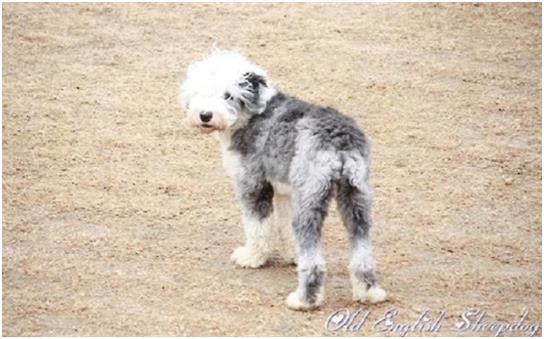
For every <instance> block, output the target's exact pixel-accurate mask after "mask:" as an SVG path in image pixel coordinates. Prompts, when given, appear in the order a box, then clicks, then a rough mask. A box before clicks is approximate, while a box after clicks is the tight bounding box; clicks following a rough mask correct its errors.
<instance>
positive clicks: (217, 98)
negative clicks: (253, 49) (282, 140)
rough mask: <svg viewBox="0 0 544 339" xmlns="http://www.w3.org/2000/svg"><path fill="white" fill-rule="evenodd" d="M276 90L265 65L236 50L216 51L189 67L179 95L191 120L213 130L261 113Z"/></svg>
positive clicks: (205, 128) (193, 123)
mask: <svg viewBox="0 0 544 339" xmlns="http://www.w3.org/2000/svg"><path fill="white" fill-rule="evenodd" d="M275 93H276V90H275V89H274V88H273V87H272V85H271V84H270V82H269V81H268V78H267V76H266V72H265V71H264V70H263V69H262V68H260V67H259V66H257V65H255V64H253V63H251V62H249V61H248V60H247V59H246V58H245V57H244V56H242V55H241V54H239V53H237V52H233V51H225V50H215V51H213V52H211V53H210V54H209V55H208V56H207V57H205V58H204V59H202V60H200V61H196V62H194V63H192V64H191V65H190V66H189V67H188V69H187V75H186V78H185V81H184V82H183V84H182V85H181V90H180V96H179V98H180V102H181V105H182V107H183V108H184V109H185V110H186V112H187V118H188V121H189V123H190V124H191V125H192V126H194V127H198V128H199V129H200V130H201V131H203V132H212V131H215V130H225V129H228V128H230V127H232V126H233V125H234V124H235V123H236V121H238V120H239V119H241V118H247V117H248V116H250V115H251V114H260V113H262V112H263V111H264V110H265V108H266V104H267V102H268V100H270V98H271V97H272V96H273V95H274V94H275Z"/></svg>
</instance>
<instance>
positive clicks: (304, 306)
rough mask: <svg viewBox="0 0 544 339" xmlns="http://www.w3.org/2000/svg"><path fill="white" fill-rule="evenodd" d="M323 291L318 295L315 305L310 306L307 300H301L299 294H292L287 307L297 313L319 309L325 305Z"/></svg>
mask: <svg viewBox="0 0 544 339" xmlns="http://www.w3.org/2000/svg"><path fill="white" fill-rule="evenodd" d="M323 299H324V298H323V291H321V292H320V293H318V294H317V296H316V300H315V303H313V304H310V303H309V302H308V301H307V300H303V298H300V296H299V294H298V292H296V291H295V292H292V293H290V294H289V296H288V297H287V307H289V308H290V309H292V310H297V311H307V310H311V309H314V308H317V307H319V306H321V304H323Z"/></svg>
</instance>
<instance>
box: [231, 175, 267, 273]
mask: <svg viewBox="0 0 544 339" xmlns="http://www.w3.org/2000/svg"><path fill="white" fill-rule="evenodd" d="M246 178H252V177H251V176H247V177H246ZM237 196H238V200H239V201H240V203H241V204H242V223H243V226H244V233H245V238H246V243H245V245H244V246H242V247H238V248H237V249H236V250H234V252H233V253H232V255H231V260H232V261H234V262H235V263H236V264H237V265H239V266H241V267H251V268H257V267H260V266H262V265H264V264H265V263H266V261H267V260H268V258H269V256H270V254H271V252H272V249H273V248H272V242H273V241H272V239H273V236H272V220H271V219H272V218H271V215H272V208H273V207H272V199H273V196H274V190H273V188H272V185H270V183H268V182H266V181H255V182H253V181H252V182H249V181H248V180H246V181H242V182H239V183H237Z"/></svg>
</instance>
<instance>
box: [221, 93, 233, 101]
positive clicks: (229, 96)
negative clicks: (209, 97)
mask: <svg viewBox="0 0 544 339" xmlns="http://www.w3.org/2000/svg"><path fill="white" fill-rule="evenodd" d="M223 98H224V99H225V100H232V95H230V93H229V92H226V93H225V94H224V95H223Z"/></svg>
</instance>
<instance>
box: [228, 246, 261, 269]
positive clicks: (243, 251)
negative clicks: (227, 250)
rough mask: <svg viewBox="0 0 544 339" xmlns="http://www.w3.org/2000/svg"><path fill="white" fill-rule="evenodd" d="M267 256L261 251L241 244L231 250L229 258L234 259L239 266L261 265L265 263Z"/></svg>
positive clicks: (254, 266)
mask: <svg viewBox="0 0 544 339" xmlns="http://www.w3.org/2000/svg"><path fill="white" fill-rule="evenodd" d="M266 259H267V257H266V256H265V255H263V254H262V253H257V252H255V251H252V250H251V249H249V248H248V247H245V246H241V247H238V248H237V249H235V250H234V252H232V255H231V256H230V260H232V261H234V263H236V264H237V265H238V266H240V267H251V268H257V267H261V266H263V265H264V264H265V263H266Z"/></svg>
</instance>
